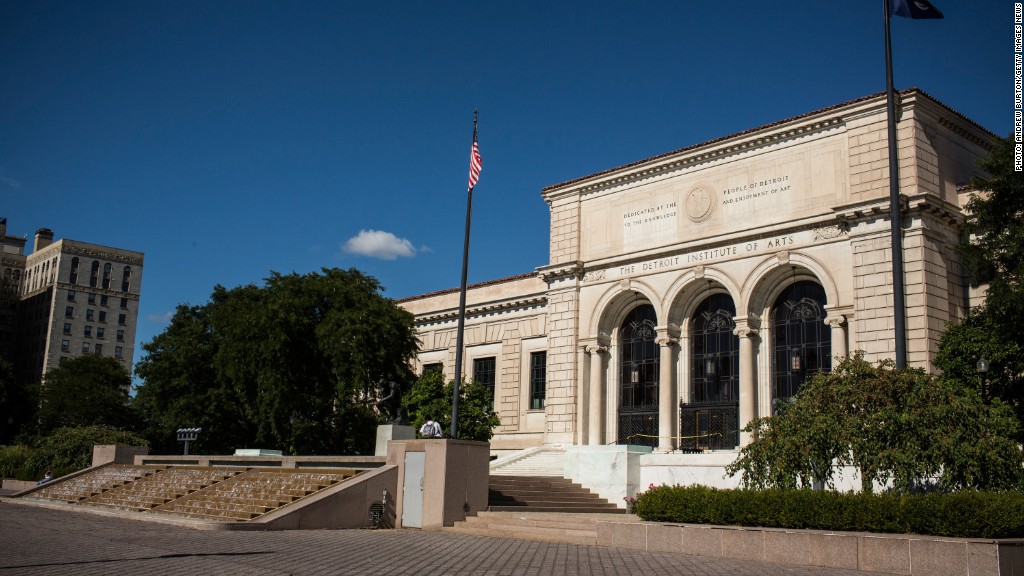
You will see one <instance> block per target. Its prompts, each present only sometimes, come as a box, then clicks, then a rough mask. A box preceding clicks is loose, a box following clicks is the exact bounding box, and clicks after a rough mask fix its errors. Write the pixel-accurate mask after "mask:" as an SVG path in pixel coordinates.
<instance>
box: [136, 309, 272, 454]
mask: <svg viewBox="0 0 1024 576" xmlns="http://www.w3.org/2000/svg"><path fill="white" fill-rule="evenodd" d="M212 306H213V305H212V304H210V305H207V306H184V305H181V306H178V309H177V310H176V311H175V313H174V316H173V317H172V318H171V323H170V325H168V327H167V329H165V330H164V331H163V332H162V333H160V334H158V335H157V336H156V337H154V338H153V340H152V341H150V342H147V343H145V344H144V345H143V349H144V350H145V351H146V356H145V357H143V358H142V359H141V360H139V362H138V363H137V364H136V366H135V373H136V374H137V375H138V376H139V377H140V378H141V379H142V380H143V385H142V386H139V388H138V391H137V393H136V395H135V399H134V401H133V402H132V407H133V409H134V410H135V411H136V412H138V413H139V415H140V417H141V419H142V421H143V425H144V434H145V436H146V437H147V438H148V439H149V440H150V443H151V445H152V448H153V450H154V451H156V452H157V453H172V452H177V451H179V450H180V449H181V448H180V447H179V445H178V443H177V440H176V436H175V430H177V429H178V428H196V427H198V428H202V429H203V432H202V434H200V436H199V438H198V439H197V440H196V441H195V442H194V443H192V446H191V448H192V449H193V450H194V451H195V452H196V453H200V454H201V453H225V452H230V451H233V450H234V448H235V447H240V446H245V445H248V443H249V441H250V439H251V438H252V435H253V434H252V429H251V427H250V426H249V425H248V420H247V418H246V415H245V411H244V410H243V409H242V399H241V398H240V397H239V396H238V395H237V394H236V393H235V392H234V390H232V389H231V388H230V387H228V386H225V385H224V384H223V383H222V382H221V381H220V380H219V379H218V377H217V371H216V366H215V364H214V360H215V356H216V351H217V347H216V341H215V337H214V329H213V323H212V321H211V319H210V308H211V307H212Z"/></svg>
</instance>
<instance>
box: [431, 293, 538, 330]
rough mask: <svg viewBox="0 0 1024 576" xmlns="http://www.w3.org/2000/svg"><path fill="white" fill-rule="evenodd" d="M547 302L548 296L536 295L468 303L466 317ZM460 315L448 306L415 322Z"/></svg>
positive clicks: (441, 319) (443, 320)
mask: <svg viewBox="0 0 1024 576" xmlns="http://www.w3.org/2000/svg"><path fill="white" fill-rule="evenodd" d="M547 302H548V299H547V296H544V295H535V296H527V297H524V298H513V299H510V300H502V301H496V302H487V303H486V304H479V305H467V306H466V317H467V318H469V317H471V316H486V315H493V314H508V313H511V312H517V311H520V310H528V309H530V308H536V307H537V306H544V305H547ZM458 317H459V310H458V308H448V309H445V310H438V311H436V312H431V313H428V314H418V315H416V316H415V323H416V324H417V325H423V324H438V323H442V322H450V321H453V320H457V319H458Z"/></svg>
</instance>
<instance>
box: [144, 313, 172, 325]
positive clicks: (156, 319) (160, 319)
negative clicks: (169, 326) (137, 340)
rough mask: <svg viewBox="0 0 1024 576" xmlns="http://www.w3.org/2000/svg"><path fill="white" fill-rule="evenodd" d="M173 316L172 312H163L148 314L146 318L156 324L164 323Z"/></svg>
mask: <svg viewBox="0 0 1024 576" xmlns="http://www.w3.org/2000/svg"><path fill="white" fill-rule="evenodd" d="M171 318H174V312H164V313H163V314H149V315H148V316H146V319H147V320H149V321H150V322H153V323H156V324H166V323H168V322H170V321H171Z"/></svg>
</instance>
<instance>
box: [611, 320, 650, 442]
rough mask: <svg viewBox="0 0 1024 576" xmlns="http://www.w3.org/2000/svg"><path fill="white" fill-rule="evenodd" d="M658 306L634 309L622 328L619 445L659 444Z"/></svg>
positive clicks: (620, 336) (620, 339) (620, 332)
mask: <svg viewBox="0 0 1024 576" xmlns="http://www.w3.org/2000/svg"><path fill="white" fill-rule="evenodd" d="M656 325H657V321H656V317H655V313H654V306H651V305H650V304H642V305H640V306H637V307H636V308H634V309H633V311H632V312H630V313H629V316H628V317H627V318H626V320H625V321H624V322H623V323H622V329H621V330H620V331H619V351H620V353H619V359H620V362H619V365H620V372H619V432H618V438H619V439H618V441H617V443H618V444H637V445H642V446H657V445H658V438H657V436H658V378H659V365H660V361H659V354H658V343H657V342H656V337H657V333H656V331H655V329H654V327H655V326H656Z"/></svg>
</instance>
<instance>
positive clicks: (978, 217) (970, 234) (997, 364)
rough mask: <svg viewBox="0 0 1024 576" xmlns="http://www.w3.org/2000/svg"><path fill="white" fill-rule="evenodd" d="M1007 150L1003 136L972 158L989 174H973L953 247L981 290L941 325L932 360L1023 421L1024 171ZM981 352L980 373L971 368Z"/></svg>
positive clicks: (949, 375)
mask: <svg viewBox="0 0 1024 576" xmlns="http://www.w3.org/2000/svg"><path fill="white" fill-rule="evenodd" d="M1013 154H1014V151H1013V143H1012V142H1011V141H1010V140H1009V139H1003V140H1000V141H999V143H998V145H997V146H996V148H995V149H994V150H993V152H992V155H991V157H989V158H988V159H986V160H984V161H982V162H979V164H978V165H979V167H980V168H982V169H983V170H984V171H985V172H987V173H988V177H987V178H975V179H974V182H973V184H974V188H975V190H976V192H975V193H974V194H972V195H971V199H970V201H969V202H968V203H967V212H968V218H967V220H966V222H965V223H964V236H963V238H962V241H961V244H960V246H959V248H958V252H959V253H960V256H961V262H962V264H963V266H964V268H965V269H966V270H967V271H968V272H969V273H970V274H971V276H972V277H973V280H974V282H976V283H978V284H987V285H988V290H987V293H986V296H985V303H984V304H982V305H981V306H978V307H976V308H974V309H973V310H971V311H970V312H969V314H968V315H967V317H966V318H965V319H964V320H963V321H962V322H959V323H956V324H952V325H950V326H949V327H947V330H946V332H945V333H944V334H943V337H942V340H941V342H940V344H939V352H938V354H937V356H936V361H935V364H936V366H937V367H938V368H939V369H940V370H942V372H943V374H944V376H945V377H946V378H947V379H949V380H950V381H952V382H954V383H957V384H958V385H961V386H964V387H967V388H972V389H974V390H976V391H978V392H979V393H980V394H982V395H983V396H984V397H985V398H999V399H1001V400H1003V401H1004V402H1007V403H1009V404H1011V405H1013V406H1014V407H1015V409H1016V411H1017V415H1018V418H1020V419H1021V421H1022V422H1024V174H1022V173H1021V172H1017V171H1015V170H1014V166H1013V162H1014V159H1013ZM982 356H984V357H985V358H986V359H987V360H988V361H989V364H990V368H989V371H988V372H987V373H985V374H981V373H979V371H978V369H977V367H976V363H977V361H978V360H979V359H980V358H981V357H982Z"/></svg>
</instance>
